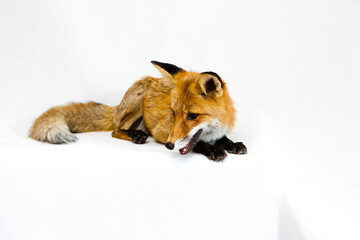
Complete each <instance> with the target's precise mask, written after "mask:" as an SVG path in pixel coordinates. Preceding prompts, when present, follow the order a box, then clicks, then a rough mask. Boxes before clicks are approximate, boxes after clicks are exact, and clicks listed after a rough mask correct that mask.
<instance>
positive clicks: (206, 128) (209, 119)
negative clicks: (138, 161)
mask: <svg viewBox="0 0 360 240" xmlns="http://www.w3.org/2000/svg"><path fill="white" fill-rule="evenodd" d="M152 63H153V64H154V65H155V67H156V68H157V69H158V70H159V71H160V72H161V73H162V75H163V76H164V78H165V79H168V80H169V81H171V82H172V83H173V86H174V87H173V88H172V89H171V91H170V99H171V104H170V106H169V107H170V109H171V112H172V114H173V121H174V122H173V124H172V128H171V130H170V134H169V136H168V139H167V143H166V147H167V148H168V149H171V150H172V149H174V147H176V148H177V149H179V151H180V153H181V154H186V153H188V152H190V151H191V150H192V148H193V147H194V146H195V144H196V143H197V141H199V140H202V141H205V142H207V143H210V144H212V143H214V142H215V141H216V140H218V139H220V138H221V137H223V136H224V135H225V134H226V131H227V130H230V129H231V128H232V127H233V125H234V122H235V109H234V107H233V102H232V100H231V98H230V96H229V94H228V90H227V88H226V84H225V82H224V81H223V80H222V79H221V78H220V77H219V75H218V74H216V73H214V72H201V73H198V72H194V71H185V70H184V69H182V68H179V67H177V66H175V65H173V64H168V63H160V62H156V61H152Z"/></svg>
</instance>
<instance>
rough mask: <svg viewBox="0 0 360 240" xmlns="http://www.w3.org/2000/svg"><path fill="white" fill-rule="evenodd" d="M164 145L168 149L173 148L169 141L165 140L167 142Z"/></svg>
mask: <svg viewBox="0 0 360 240" xmlns="http://www.w3.org/2000/svg"><path fill="white" fill-rule="evenodd" d="M165 147H166V148H167V149H169V150H173V149H174V144H173V143H171V142H167V143H166V144H165Z"/></svg>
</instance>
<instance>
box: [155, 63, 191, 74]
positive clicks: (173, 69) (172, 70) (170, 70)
mask: <svg viewBox="0 0 360 240" xmlns="http://www.w3.org/2000/svg"><path fill="white" fill-rule="evenodd" d="M151 63H152V64H154V65H156V66H159V67H160V68H162V69H164V70H165V71H166V72H168V73H169V74H170V75H172V76H174V74H176V73H178V72H180V71H184V70H183V69H181V68H179V67H177V66H175V65H173V64H170V63H162V62H158V61H151Z"/></svg>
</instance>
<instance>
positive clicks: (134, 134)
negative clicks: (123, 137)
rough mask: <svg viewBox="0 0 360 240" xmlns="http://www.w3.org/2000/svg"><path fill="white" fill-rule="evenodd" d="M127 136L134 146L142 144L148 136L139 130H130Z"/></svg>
mask: <svg viewBox="0 0 360 240" xmlns="http://www.w3.org/2000/svg"><path fill="white" fill-rule="evenodd" d="M129 136H130V137H131V141H132V142H133V143H136V144H143V143H145V141H146V139H147V138H148V135H147V134H146V133H145V132H144V131H141V130H132V131H131V132H129Z"/></svg>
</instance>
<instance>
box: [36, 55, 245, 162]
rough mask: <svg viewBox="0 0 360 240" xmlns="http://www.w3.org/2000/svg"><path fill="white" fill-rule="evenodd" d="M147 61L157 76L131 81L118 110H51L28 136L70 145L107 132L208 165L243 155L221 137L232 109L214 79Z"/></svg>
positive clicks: (240, 147) (75, 106)
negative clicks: (197, 157)
mask: <svg viewBox="0 0 360 240" xmlns="http://www.w3.org/2000/svg"><path fill="white" fill-rule="evenodd" d="M151 63H152V64H153V65H154V66H155V67H156V68H157V69H158V70H159V71H160V73H161V74H162V78H153V77H150V76H148V77H144V78H143V79H141V80H139V81H137V82H135V83H134V84H133V85H132V86H131V87H130V88H129V89H128V90H127V92H126V93H125V95H124V97H123V99H122V101H121V102H120V104H119V105H118V106H115V107H110V106H106V105H103V104H100V103H95V102H88V103H71V104H68V105H65V106H60V107H54V108H51V109H49V110H48V111H46V112H45V113H43V114H42V115H41V116H40V117H39V118H38V119H36V120H35V122H34V124H33V125H32V127H31V128H30V131H29V137H31V138H33V139H36V140H39V141H42V142H48V143H54V144H59V143H68V142H75V141H76V140H77V137H76V136H75V135H74V134H73V133H80V132H91V131H113V132H112V136H113V137H114V138H119V139H125V140H129V141H132V142H134V143H137V144H142V143H145V141H146V139H147V138H148V136H152V137H153V138H154V139H155V141H156V142H159V143H162V144H165V146H166V148H168V149H170V150H173V149H174V148H177V149H179V152H180V154H186V153H189V152H191V151H194V152H197V153H201V154H203V155H205V156H206V157H208V158H209V159H211V160H214V161H222V160H223V159H225V157H226V156H227V154H226V152H225V151H227V152H229V153H234V154H245V153H247V149H246V147H245V145H244V144H243V143H242V142H236V143H234V142H232V141H231V140H229V139H228V138H227V137H226V132H228V131H229V130H231V128H232V127H233V126H234V123H235V109H234V106H233V102H232V100H231V98H230V96H229V93H228V90H227V87H226V84H225V82H224V81H223V80H222V79H221V78H220V77H219V75H217V74H216V73H214V72H202V73H198V72H193V71H185V70H184V69H182V68H179V67H177V66H175V65H173V64H168V63H161V62H157V61H152V62H151Z"/></svg>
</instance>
